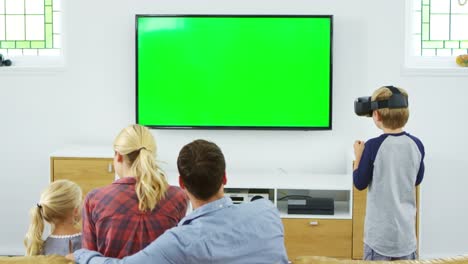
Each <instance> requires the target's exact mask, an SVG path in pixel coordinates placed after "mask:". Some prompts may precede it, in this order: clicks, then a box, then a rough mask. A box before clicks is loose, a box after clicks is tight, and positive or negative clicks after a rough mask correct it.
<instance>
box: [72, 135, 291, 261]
mask: <svg viewBox="0 0 468 264" xmlns="http://www.w3.org/2000/svg"><path fill="white" fill-rule="evenodd" d="M177 168H178V170H179V174H180V176H179V184H180V187H181V188H182V189H184V190H185V191H186V192H187V195H188V196H189V198H190V201H191V203H192V207H193V209H194V211H193V212H192V213H190V214H189V215H187V216H186V217H185V218H184V219H182V220H181V221H180V223H179V224H178V226H177V227H174V228H172V229H169V230H168V231H166V232H165V233H164V234H163V235H161V236H160V237H159V238H157V239H156V240H155V241H153V242H152V243H151V244H150V245H148V246H147V247H146V248H145V249H143V250H141V251H140V252H138V253H136V254H134V255H132V256H129V257H125V258H123V259H121V260H120V259H112V258H106V257H104V256H102V255H101V254H100V253H98V252H94V251H89V250H86V249H81V250H78V251H76V252H75V253H74V254H73V255H69V256H68V257H69V258H70V259H73V258H74V260H75V261H76V262H77V263H80V264H101V263H122V264H123V263H125V264H143V263H144V264H146V263H157V264H164V263H177V264H180V263H226V264H229V263H233V264H234V263H242V264H245V263H259V264H260V263H265V264H266V263H268V264H274V263H281V264H282V263H288V260H287V256H286V249H285V247H284V232H283V225H282V223H281V219H280V217H279V213H278V210H277V209H276V207H275V206H274V205H273V204H272V203H271V202H270V201H269V200H266V199H259V200H256V201H254V202H250V203H244V204H241V205H234V204H233V203H232V201H231V199H229V198H227V197H224V185H225V184H226V172H225V171H226V164H225V160H224V155H223V153H222V152H221V149H219V147H218V146H217V145H216V144H214V143H212V142H208V141H205V140H196V141H193V142H191V143H189V144H187V145H186V146H184V147H183V148H182V150H181V151H180V153H179V157H178V160H177Z"/></svg>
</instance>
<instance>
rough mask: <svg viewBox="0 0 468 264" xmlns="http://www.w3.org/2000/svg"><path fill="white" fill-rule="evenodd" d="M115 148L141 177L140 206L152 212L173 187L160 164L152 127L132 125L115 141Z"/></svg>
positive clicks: (137, 187) (134, 172)
mask: <svg viewBox="0 0 468 264" xmlns="http://www.w3.org/2000/svg"><path fill="white" fill-rule="evenodd" d="M114 150H115V151H117V152H118V153H120V154H121V155H123V157H124V162H127V163H128V164H129V165H130V173H132V176H134V177H135V178H136V180H137V183H136V185H135V191H136V194H137V196H138V201H139V204H138V209H139V210H140V211H143V212H144V211H148V210H149V211H152V210H153V209H154V208H155V207H156V204H157V203H158V202H159V201H161V200H162V199H163V198H164V195H165V194H166V190H167V188H168V187H169V185H168V183H167V180H166V177H165V175H164V173H163V172H162V170H161V169H160V168H159V167H158V165H157V164H156V142H155V140H154V137H153V135H152V134H151V132H150V131H149V129H148V128H146V127H144V126H140V125H132V126H129V127H127V128H124V129H123V130H122V131H121V132H120V134H119V135H118V136H117V138H116V139H115V141H114Z"/></svg>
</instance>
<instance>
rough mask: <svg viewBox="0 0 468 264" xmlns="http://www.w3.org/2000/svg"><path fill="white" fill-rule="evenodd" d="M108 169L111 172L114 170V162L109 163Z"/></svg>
mask: <svg viewBox="0 0 468 264" xmlns="http://www.w3.org/2000/svg"><path fill="white" fill-rule="evenodd" d="M107 171H108V172H109V173H111V172H112V163H109V165H108V166H107Z"/></svg>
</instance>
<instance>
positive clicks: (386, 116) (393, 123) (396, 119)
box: [372, 86, 409, 129]
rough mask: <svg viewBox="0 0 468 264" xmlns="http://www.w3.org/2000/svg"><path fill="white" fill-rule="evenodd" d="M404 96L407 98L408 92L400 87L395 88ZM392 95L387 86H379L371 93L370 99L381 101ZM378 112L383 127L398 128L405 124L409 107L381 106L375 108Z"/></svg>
mask: <svg viewBox="0 0 468 264" xmlns="http://www.w3.org/2000/svg"><path fill="white" fill-rule="evenodd" d="M397 89H398V90H399V91H400V92H401V93H402V94H403V95H404V96H405V97H406V98H408V93H407V92H406V91H405V90H404V89H402V88H397ZM390 96H392V92H391V91H390V89H388V88H387V87H385V86H384V87H380V88H379V89H377V90H376V91H375V92H374V93H373V94H372V101H381V100H387V99H388V98H390ZM375 111H377V112H378V113H379V115H380V117H381V119H382V124H383V126H384V127H385V128H389V129H398V128H402V127H404V126H405V125H406V122H408V118H409V109H408V108H393V109H390V108H382V109H377V110H375Z"/></svg>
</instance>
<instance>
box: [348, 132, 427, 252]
mask: <svg viewBox="0 0 468 264" xmlns="http://www.w3.org/2000/svg"><path fill="white" fill-rule="evenodd" d="M423 177H424V146H423V144H422V143H421V141H420V140H419V139H418V138H416V137H414V136H412V135H410V134H408V133H406V132H401V133H398V134H383V135H381V136H379V137H377V138H372V139H369V140H368V141H367V142H366V143H365V148H364V152H363V154H362V157H361V160H360V162H359V167H358V168H357V169H356V170H355V171H354V172H353V180H354V185H355V186H356V188H357V189H359V190H363V189H365V188H367V187H369V189H368V194H367V208H366V218H365V224H364V243H366V244H367V245H368V246H370V247H371V248H372V249H373V250H375V251H376V252H377V253H379V254H381V255H384V256H389V257H400V256H406V255H409V254H411V253H413V252H415V251H416V247H417V243H416V189H415V186H416V185H418V184H420V183H421V181H422V179H423Z"/></svg>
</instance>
